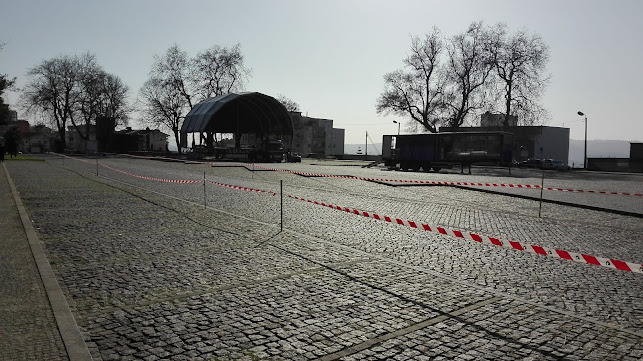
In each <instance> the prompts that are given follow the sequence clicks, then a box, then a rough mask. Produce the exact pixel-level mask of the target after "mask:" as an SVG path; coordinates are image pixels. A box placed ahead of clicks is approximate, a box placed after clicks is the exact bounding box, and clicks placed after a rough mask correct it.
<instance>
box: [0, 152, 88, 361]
mask: <svg viewBox="0 0 643 361" xmlns="http://www.w3.org/2000/svg"><path fill="white" fill-rule="evenodd" d="M2 167H3V168H4V172H5V174H6V175H7V181H8V182H9V188H10V189H11V193H12V194H13V199H14V201H15V202H16V207H17V208H18V213H19V214H20V220H21V221H22V225H23V227H24V229H25V233H26V235H27V239H28V240H29V246H30V248H31V253H32V254H33V258H34V260H35V261H36V265H37V266H38V272H39V273H40V278H41V279H42V283H43V285H44V287H45V291H46V292H47V298H49V303H50V304H51V308H52V310H53V313H54V317H55V319H56V324H57V325H58V330H59V332H60V336H61V338H62V340H63V343H64V344H65V349H66V351H67V356H68V357H69V360H70V361H84V360H91V359H92V357H91V354H90V353H89V349H88V348H87V345H85V341H84V340H83V336H82V335H81V333H80V330H79V329H78V325H77V324H76V320H75V319H74V315H73V314H72V313H71V310H70V309H69V305H68V304H67V300H66V299H65V295H64V294H63V292H62V290H61V289H60V285H58V281H57V280H56V276H55V275H54V271H53V269H52V268H51V265H50V264H49V260H48V259H47V256H46V255H45V252H44V251H43V249H42V246H41V245H40V240H39V239H38V235H37V234H36V230H35V229H34V228H33V225H32V224H31V220H30V219H29V216H28V214H27V210H26V209H25V207H24V205H23V204H22V200H21V199H20V196H19V194H18V190H17V189H16V186H15V185H14V183H13V179H11V176H10V175H9V171H8V170H7V167H6V166H5V165H4V163H2Z"/></svg>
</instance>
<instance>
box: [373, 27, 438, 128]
mask: <svg viewBox="0 0 643 361" xmlns="http://www.w3.org/2000/svg"><path fill="white" fill-rule="evenodd" d="M442 51H443V42H442V39H441V36H440V32H439V30H438V29H437V28H434V29H433V32H432V33H431V34H427V35H425V36H424V38H420V37H413V38H412V41H411V52H410V54H409V55H407V57H406V59H405V60H404V64H405V69H404V70H397V71H394V72H392V73H388V74H386V75H384V83H385V88H384V92H383V93H382V94H381V95H380V97H379V98H378V100H377V105H376V110H377V113H378V114H385V115H389V114H395V115H398V116H401V117H406V118H410V119H411V120H413V121H415V122H417V123H419V124H421V125H422V126H423V127H424V129H426V130H428V131H430V132H433V133H435V132H437V127H438V125H440V124H441V123H442V121H443V118H442V117H441V113H442V111H443V109H444V103H443V99H442V96H443V87H444V76H443V73H442V72H441V71H440V66H441V55H442Z"/></svg>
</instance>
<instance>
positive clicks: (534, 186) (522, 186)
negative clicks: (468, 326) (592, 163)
mask: <svg viewBox="0 0 643 361" xmlns="http://www.w3.org/2000/svg"><path fill="white" fill-rule="evenodd" d="M127 156H129V157H131V158H143V159H149V157H140V156H132V155H127ZM154 158H155V159H167V160H176V159H174V158H164V157H154ZM191 162H192V163H201V164H211V165H221V164H225V165H231V164H232V165H235V166H242V167H245V166H247V163H216V162H198V161H191ZM254 167H255V168H258V169H265V170H272V171H277V172H284V173H291V174H297V175H301V176H306V177H323V178H344V179H357V180H363V181H376V182H393V183H409V184H434V185H447V186H456V185H457V186H470V187H472V186H473V187H500V188H503V187H504V188H517V189H540V185H538V184H509V183H486V182H485V183H481V182H446V181H428V180H427V181H423V180H406V179H386V178H369V177H356V176H346V175H333V174H322V173H308V172H299V171H293V170H289V169H279V168H272V167H264V166H261V165H255V166H254ZM543 190H548V191H558V192H569V193H588V194H606V195H621V196H635V197H643V193H632V192H613V191H594V190H583V189H572V188H558V187H544V188H543Z"/></svg>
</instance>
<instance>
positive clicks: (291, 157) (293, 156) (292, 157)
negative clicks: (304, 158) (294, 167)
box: [286, 151, 301, 163]
mask: <svg viewBox="0 0 643 361" xmlns="http://www.w3.org/2000/svg"><path fill="white" fill-rule="evenodd" d="M286 161H288V162H290V163H301V155H299V153H295V152H290V151H289V152H287V153H286Z"/></svg>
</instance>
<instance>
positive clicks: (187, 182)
mask: <svg viewBox="0 0 643 361" xmlns="http://www.w3.org/2000/svg"><path fill="white" fill-rule="evenodd" d="M99 165H100V166H102V167H105V168H107V169H111V170H113V171H115V172H119V173H122V174H125V175H128V176H131V177H136V178H141V179H147V180H152V181H157V182H166V183H181V184H194V183H203V180H187V179H164V178H155V177H146V176H143V175H138V174H133V173H129V172H126V171H123V170H120V169H116V168H113V167H110V166H108V165H105V164H100V163H99Z"/></svg>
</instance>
